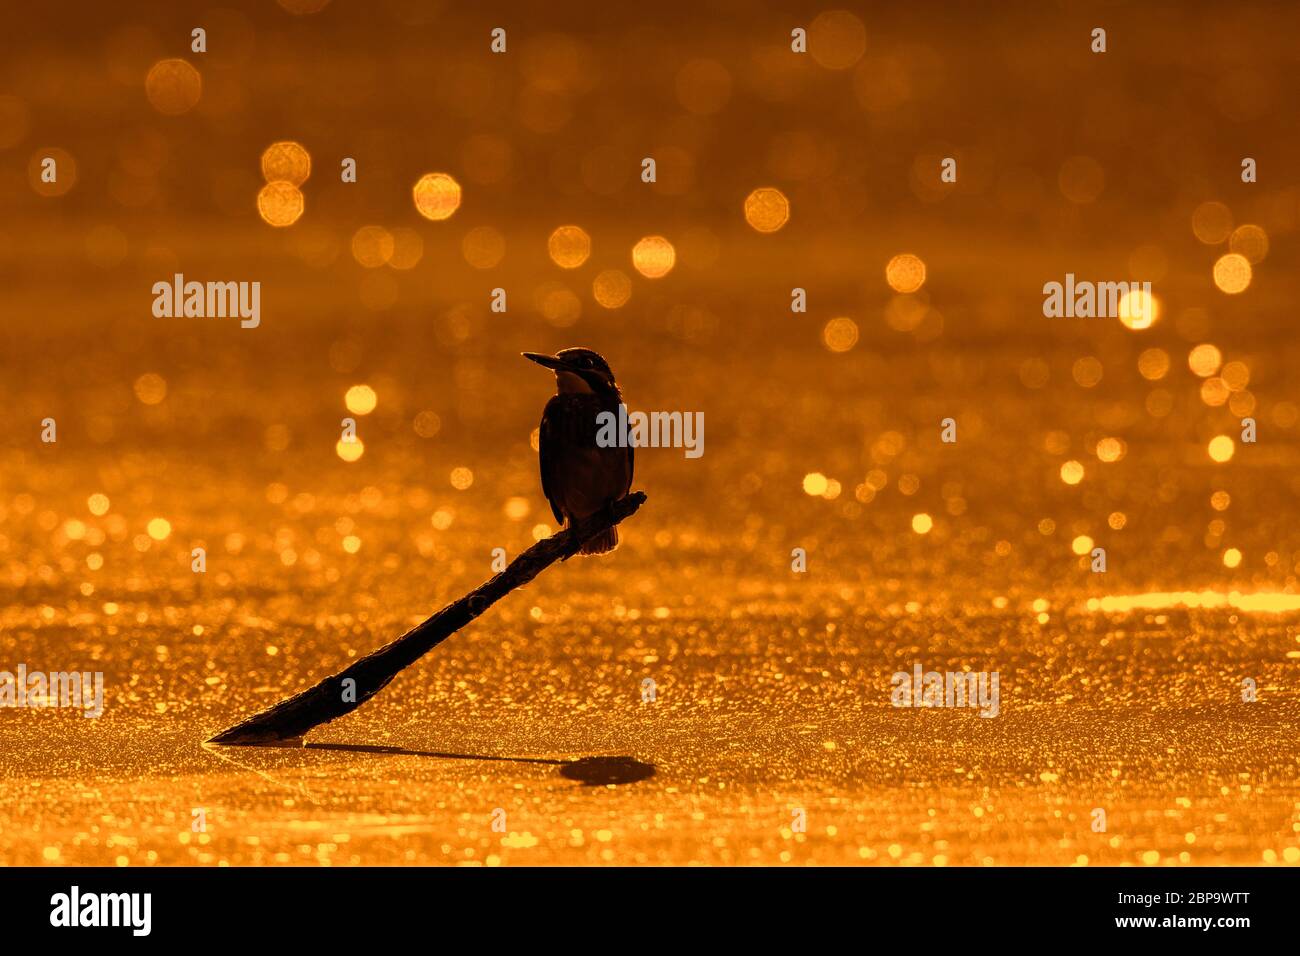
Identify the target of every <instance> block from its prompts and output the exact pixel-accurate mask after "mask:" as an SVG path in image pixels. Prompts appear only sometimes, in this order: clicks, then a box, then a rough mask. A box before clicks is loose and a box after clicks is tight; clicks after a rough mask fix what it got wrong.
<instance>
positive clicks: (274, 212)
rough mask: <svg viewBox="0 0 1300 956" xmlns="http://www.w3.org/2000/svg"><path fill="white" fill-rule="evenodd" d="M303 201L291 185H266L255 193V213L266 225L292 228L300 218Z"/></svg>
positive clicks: (281, 183)
mask: <svg viewBox="0 0 1300 956" xmlns="http://www.w3.org/2000/svg"><path fill="white" fill-rule="evenodd" d="M304 206H305V200H304V199H303V195H302V192H301V191H300V190H299V189H298V187H297V186H295V185H294V184H293V183H287V182H278V181H277V182H273V183H267V184H266V185H265V186H263V187H262V188H261V189H260V190H258V193H257V212H258V215H260V216H261V217H262V219H263V221H264V222H266V223H267V224H268V225H271V226H276V227H277V228H283V227H285V226H292V225H293V224H294V223H295V222H297V221H298V219H299V217H301V216H302V212H303V208H304Z"/></svg>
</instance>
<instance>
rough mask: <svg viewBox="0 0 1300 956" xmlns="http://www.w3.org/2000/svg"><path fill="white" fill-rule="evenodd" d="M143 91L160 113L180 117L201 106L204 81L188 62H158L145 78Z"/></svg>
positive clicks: (177, 60)
mask: <svg viewBox="0 0 1300 956" xmlns="http://www.w3.org/2000/svg"><path fill="white" fill-rule="evenodd" d="M144 91H145V95H146V96H147V97H148V99H149V103H150V105H151V106H153V108H154V109H156V110H157V111H158V112H159V113H162V114H164V115H166V116H179V115H181V114H182V113H188V112H189V111H190V110H192V109H194V107H195V106H197V105H198V102H199V98H200V97H201V96H202V95H203V77H202V76H201V75H200V74H199V71H198V70H196V69H195V68H194V67H193V66H192V65H191V64H190V63H189V62H187V61H186V60H179V59H169V60H159V61H158V62H157V63H155V64H154V65H153V67H152V68H151V69H150V70H149V74H148V76H146V77H145V81H144Z"/></svg>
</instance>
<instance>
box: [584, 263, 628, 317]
mask: <svg viewBox="0 0 1300 956" xmlns="http://www.w3.org/2000/svg"><path fill="white" fill-rule="evenodd" d="M591 294H592V296H593V297H594V298H595V300H596V301H597V302H598V303H600V304H601V305H602V306H603V307H604V308H606V309H619V308H622V307H623V306H625V305H627V301H628V299H629V298H631V296H632V279H631V277H630V276H629V275H628V274H627V273H626V272H624V271H622V270H621V269H606V270H604V271H603V272H601V273H600V274H599V275H597V276H596V278H595V279H593V280H592V283H591Z"/></svg>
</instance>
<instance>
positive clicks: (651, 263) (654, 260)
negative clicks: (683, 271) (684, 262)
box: [632, 236, 677, 279]
mask: <svg viewBox="0 0 1300 956" xmlns="http://www.w3.org/2000/svg"><path fill="white" fill-rule="evenodd" d="M676 262H677V250H676V249H674V248H673V244H672V243H671V242H669V241H668V240H667V239H665V238H664V237H663V236H646V237H645V238H643V239H640V240H638V241H637V244H636V245H635V246H633V247H632V265H633V266H634V267H635V268H636V271H637V272H639V273H641V274H642V275H643V276H645V277H646V278H647V279H662V278H663V277H664V276H666V275H668V273H670V272H672V271H673V266H674V265H675V264H676Z"/></svg>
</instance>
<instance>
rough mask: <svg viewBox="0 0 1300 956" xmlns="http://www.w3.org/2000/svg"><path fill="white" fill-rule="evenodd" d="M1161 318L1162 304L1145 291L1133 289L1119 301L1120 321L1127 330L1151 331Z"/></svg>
mask: <svg viewBox="0 0 1300 956" xmlns="http://www.w3.org/2000/svg"><path fill="white" fill-rule="evenodd" d="M1159 318H1160V302H1159V300H1158V299H1157V298H1156V297H1155V296H1154V295H1152V294H1151V293H1150V292H1148V291H1146V290H1145V289H1132V290H1130V291H1128V292H1125V293H1124V295H1123V296H1122V297H1121V298H1120V300H1119V320H1120V322H1121V323H1123V325H1124V327H1125V328H1129V329H1134V330H1139V329H1149V328H1151V326H1153V325H1155V324H1156V322H1157V321H1158V320H1159Z"/></svg>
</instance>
